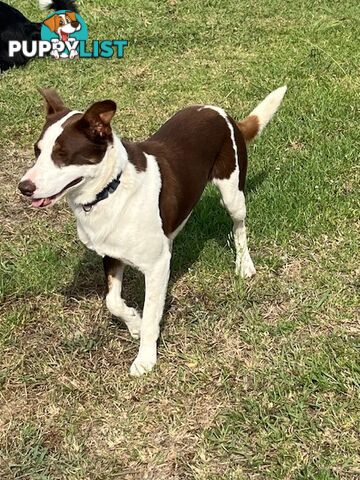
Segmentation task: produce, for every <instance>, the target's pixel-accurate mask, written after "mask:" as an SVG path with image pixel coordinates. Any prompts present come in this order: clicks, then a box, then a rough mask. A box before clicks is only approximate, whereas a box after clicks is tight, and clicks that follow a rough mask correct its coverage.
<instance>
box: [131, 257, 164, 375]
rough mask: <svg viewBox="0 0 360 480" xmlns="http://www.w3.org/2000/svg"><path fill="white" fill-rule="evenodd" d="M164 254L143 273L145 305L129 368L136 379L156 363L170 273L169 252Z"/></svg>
mask: <svg viewBox="0 0 360 480" xmlns="http://www.w3.org/2000/svg"><path fill="white" fill-rule="evenodd" d="M164 250H165V251H164V253H163V254H162V256H161V258H160V259H159V260H158V261H157V263H156V264H155V265H154V267H153V268H152V269H151V270H150V271H149V272H145V303H144V313H143V317H142V320H141V327H140V349H139V353H138V355H137V357H136V359H135V360H134V362H133V364H132V365H131V368H130V374H131V375H134V376H136V377H139V376H140V375H142V374H144V373H146V372H150V370H152V369H153V367H154V365H155V363H156V342H157V339H158V337H159V332H160V321H161V317H162V314H163V310H164V304H165V298H166V290H167V285H168V281H169V272H170V257H171V254H170V251H169V250H168V249H164Z"/></svg>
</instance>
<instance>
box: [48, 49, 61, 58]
mask: <svg viewBox="0 0 360 480" xmlns="http://www.w3.org/2000/svg"><path fill="white" fill-rule="evenodd" d="M50 55H51V56H52V57H54V58H55V59H56V60H59V58H60V54H59V52H58V51H57V50H52V51H51V52H50Z"/></svg>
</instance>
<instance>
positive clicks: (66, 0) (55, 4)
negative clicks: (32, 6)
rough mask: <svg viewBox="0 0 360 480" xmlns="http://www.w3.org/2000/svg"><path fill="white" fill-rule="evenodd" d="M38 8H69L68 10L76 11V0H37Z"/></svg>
mask: <svg viewBox="0 0 360 480" xmlns="http://www.w3.org/2000/svg"><path fill="white" fill-rule="evenodd" d="M39 5H40V8H41V9H43V10H46V9H47V10H55V12H56V11H57V10H69V11H70V12H78V11H79V9H78V6H77V5H76V0H39Z"/></svg>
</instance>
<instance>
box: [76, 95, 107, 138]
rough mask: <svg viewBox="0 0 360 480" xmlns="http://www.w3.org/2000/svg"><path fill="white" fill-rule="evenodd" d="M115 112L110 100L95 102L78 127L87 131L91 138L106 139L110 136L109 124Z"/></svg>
mask: <svg viewBox="0 0 360 480" xmlns="http://www.w3.org/2000/svg"><path fill="white" fill-rule="evenodd" d="M115 112H116V103H115V102H113V101H112V100H104V101H102V102H96V103H94V104H93V105H91V107H89V108H88V109H87V110H86V112H85V113H84V115H83V117H82V118H81V119H80V120H79V122H78V124H79V127H80V128H81V129H83V130H86V131H87V134H88V135H89V136H90V137H92V138H100V139H104V140H106V139H108V138H109V137H111V136H112V132H111V126H110V122H111V120H112V118H113V116H114V115H115Z"/></svg>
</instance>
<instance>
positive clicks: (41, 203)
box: [31, 198, 51, 208]
mask: <svg viewBox="0 0 360 480" xmlns="http://www.w3.org/2000/svg"><path fill="white" fill-rule="evenodd" d="M50 203H51V200H50V198H36V199H33V200H32V201H31V204H32V206H33V207H37V208H39V207H46V206H47V205H49V204H50Z"/></svg>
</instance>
